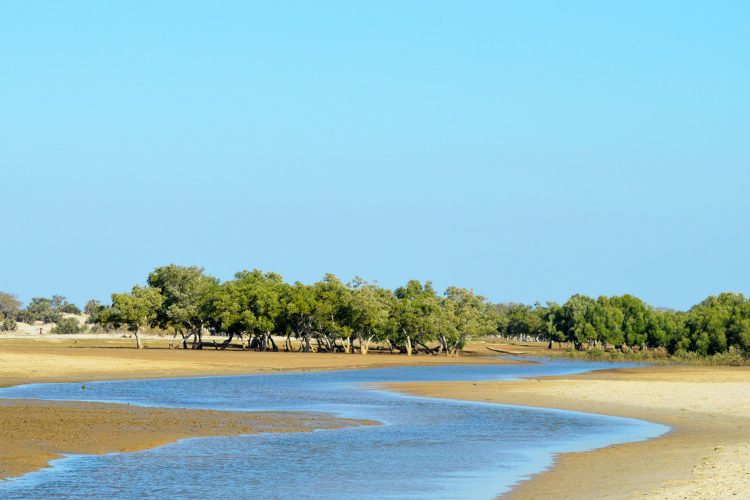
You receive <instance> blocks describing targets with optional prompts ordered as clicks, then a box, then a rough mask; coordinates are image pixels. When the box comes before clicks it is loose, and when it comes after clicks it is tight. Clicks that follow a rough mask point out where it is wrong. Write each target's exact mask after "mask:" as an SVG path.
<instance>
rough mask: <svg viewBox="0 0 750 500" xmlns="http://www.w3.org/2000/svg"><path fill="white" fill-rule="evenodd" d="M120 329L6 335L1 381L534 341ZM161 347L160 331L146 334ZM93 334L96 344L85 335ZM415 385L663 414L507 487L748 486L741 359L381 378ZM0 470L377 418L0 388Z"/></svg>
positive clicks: (604, 491)
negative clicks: (410, 344)
mask: <svg viewBox="0 0 750 500" xmlns="http://www.w3.org/2000/svg"><path fill="white" fill-rule="evenodd" d="M128 342H130V341H129V340H126V339H115V340H112V339H110V340H109V341H108V344H106V345H104V346H102V343H101V340H99V339H91V338H85V337H80V338H77V339H45V340H42V339H25V338H17V339H4V341H3V344H2V350H0V386H10V385H17V384H23V383H41V382H81V383H82V390H85V382H87V381H94V380H127V379H147V378H164V377H189V376H214V375H242V374H253V373H273V372H283V371H318V370H332V369H357V368H375V367H384V366H408V365H433V364H446V363H447V364H462V363H472V364H474V363H517V362H518V361H515V360H512V359H508V358H497V357H487V356H489V355H497V354H498V353H499V352H506V353H508V352H509V353H516V352H519V353H520V352H524V353H530V354H534V353H537V354H538V353H539V351H541V349H540V348H539V347H540V346H533V348H531V349H529V348H528V347H519V346H509V345H484V344H476V345H473V346H471V347H470V348H469V349H468V350H467V351H468V352H467V355H464V356H459V357H446V356H425V355H420V356H413V357H407V356H398V355H385V354H377V353H374V354H370V355H367V356H362V355H358V354H357V355H352V354H349V355H345V354H325V353H315V354H303V353H296V352H290V353H286V352H265V353H261V352H238V351H216V350H204V351H191V350H173V349H165V348H152V349H145V350H140V351H139V350H135V349H131V348H123V347H126V346H127V345H129V344H128ZM150 342H151V345H152V346H154V347H164V346H163V345H162V344H163V343H164V342H165V341H164V340H163V339H151V340H150ZM93 346H98V347H93ZM386 387H387V388H388V389H390V390H395V391H400V392H404V393H409V394H413V395H419V396H429V397H439V398H451V399H463V400H474V401H481V402H493V403H503V404H513V405H522V406H531V407H544V408H558V409H563V410H572V411H580V412H586V413H598V414H605V415H612V416H621V417H630V418H637V419H642V420H647V421H651V422H655V423H662V424H666V425H669V426H670V427H671V428H672V431H671V432H670V433H668V434H666V435H664V436H662V437H660V438H657V439H652V440H649V441H644V442H637V443H630V444H621V445H615V446H611V447H607V448H603V449H599V450H595V451H591V452H583V453H572V454H564V455H561V456H559V457H557V460H556V463H555V465H554V467H552V468H551V469H549V470H547V471H545V472H542V473H540V474H538V475H536V476H534V477H533V478H531V479H530V480H527V481H524V482H521V483H520V484H518V485H517V486H516V487H515V488H514V489H513V490H512V492H511V493H509V494H508V495H507V496H508V497H509V498H570V496H571V494H572V492H575V497H577V498H636V497H646V498H716V497H726V498H729V497H735V498H736V497H737V496H743V494H744V492H745V491H747V489H748V488H750V443H749V442H750V439H749V438H747V432H748V430H749V429H750V396H748V395H750V368H746V367H710V366H676V365H668V364H667V365H658V366H645V367H639V368H628V369H616V370H603V371H595V372H590V373H585V374H581V375H569V376H559V377H545V378H539V379H529V380H520V381H499V382H498V381H492V382H488V381H482V382H439V383H434V382H414V383H391V384H387V386H386ZM0 406H1V407H2V411H1V412H0V415H2V417H0V429H1V430H0V443H1V444H0V477H11V476H14V475H18V474H21V473H24V472H28V471H31V470H35V469H37V468H40V467H44V466H45V465H46V464H47V463H48V461H49V460H51V459H54V458H57V457H59V456H61V454H65V453H87V454H98V453H109V452H116V451H136V450H141V449H147V448H152V447H156V446H160V445H163V444H166V443H170V442H173V441H176V440H178V439H182V438H187V437H199V436H215V435H236V434H251V433H256V432H295V431H304V430H309V429H312V428H338V427H344V426H355V425H369V424H374V423H375V422H370V421H358V420H349V419H340V418H336V417H333V416H329V415H323V414H306V413H283V412H279V413H267V414H259V413H238V412H221V411H201V410H180V409H163V408H141V407H137V406H131V405H117V404H98V403H78V402H57V401H27V400H0Z"/></svg>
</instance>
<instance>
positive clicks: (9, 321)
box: [0, 314, 16, 332]
mask: <svg viewBox="0 0 750 500" xmlns="http://www.w3.org/2000/svg"><path fill="white" fill-rule="evenodd" d="M0 317H2V314H0ZM15 329H16V320H15V318H12V317H10V316H6V317H4V318H2V321H0V331H4V332H12V331H13V330H15Z"/></svg>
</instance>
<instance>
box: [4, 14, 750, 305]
mask: <svg viewBox="0 0 750 500" xmlns="http://www.w3.org/2000/svg"><path fill="white" fill-rule="evenodd" d="M748 19H750V3H748V2H744V1H741V2H729V1H723V2H708V1H706V2H683V1H675V2H668V1H660V2H652V1H644V2H634V1H627V2H625V1H623V2H619V1H616V2H601V1H592V2H559V1H550V2H530V1H518V2H497V1H488V2H479V1H472V2H463V1H454V2H437V1H430V2H426V1H425V2H418V1H406V2H404V1H393V2H386V1H380V0H379V1H372V2H361V1H350V2H309V1H300V2H244V1H238V2H230V1H224V2H188V1H185V0H180V1H173V2H169V1H159V2H147V1H141V2H128V1H112V2H101V1H90V2H74V1H45V2H40V1H33V0H22V1H4V2H2V3H1V4H0V75H1V76H0V186H1V187H2V191H0V193H1V194H0V208H1V209H2V214H3V220H4V228H3V233H2V234H3V236H2V243H1V244H0V258H1V261H2V263H1V264H0V290H5V291H8V292H14V293H17V294H18V295H19V297H20V298H22V299H23V300H28V299H29V298H30V297H32V296H38V295H50V294H53V293H58V294H63V295H66V296H67V297H69V298H70V299H72V300H73V301H75V302H77V303H79V304H82V303H83V302H85V300H87V299H89V298H98V299H103V300H106V299H108V297H109V294H110V293H111V292H113V291H124V290H127V289H129V288H130V287H131V286H132V285H133V284H135V283H140V282H143V281H144V280H145V277H146V275H147V273H148V272H149V271H150V270H151V269H153V268H154V267H156V266H159V265H163V264H168V263H171V262H175V263H179V264H195V265H201V266H204V267H205V268H206V271H207V272H209V273H211V274H214V275H216V276H218V277H220V278H222V279H227V278H230V277H231V276H232V274H233V273H234V272H235V271H237V270H240V269H243V268H248V269H252V268H256V267H257V268H261V269H264V270H273V271H276V272H279V273H281V274H282V275H284V276H285V278H286V279H288V280H290V281H293V280H302V281H305V282H311V281H314V280H316V279H318V278H320V277H321V276H322V275H323V274H324V273H326V272H333V273H335V274H337V275H339V276H340V277H341V278H343V279H345V280H346V279H349V278H351V277H352V276H353V275H355V274H358V275H361V276H363V277H365V278H367V279H371V280H378V281H379V282H380V283H381V284H383V285H384V286H388V287H394V286H398V285H399V284H401V283H403V282H405V281H406V280H407V279H410V278H417V279H432V280H433V281H434V283H435V285H436V286H437V287H439V288H441V289H442V288H444V287H446V286H448V285H450V284H457V285H461V286H466V287H470V288H474V289H475V290H476V291H477V292H479V293H482V294H484V295H486V296H487V297H489V298H491V299H492V300H495V301H523V302H534V301H536V300H539V301H545V300H549V299H553V300H558V301H562V300H565V299H566V298H567V296H569V295H570V294H572V293H575V292H581V293H586V294H590V295H593V296H596V295H599V294H621V293H633V294H636V295H638V296H641V297H642V298H644V299H645V300H647V301H648V302H650V303H653V304H655V305H658V306H671V307H678V308H685V307H688V306H690V305H691V304H693V303H695V302H698V301H700V300H702V299H703V298H704V297H705V296H707V295H709V294H713V293H717V292H720V291H738V292H745V293H747V292H750V268H749V267H748V265H747V263H748V249H749V247H750V232H749V231H748V222H749V221H750V219H749V216H750V196H749V193H748V188H750V63H749V62H748V61H749V59H748V54H750V35H748V31H747V22H748Z"/></svg>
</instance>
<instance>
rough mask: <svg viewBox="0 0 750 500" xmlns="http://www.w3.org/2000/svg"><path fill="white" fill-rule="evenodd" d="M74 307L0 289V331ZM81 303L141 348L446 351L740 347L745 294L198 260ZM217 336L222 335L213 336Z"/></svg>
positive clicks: (745, 336)
mask: <svg viewBox="0 0 750 500" xmlns="http://www.w3.org/2000/svg"><path fill="white" fill-rule="evenodd" d="M80 312H81V311H80V310H79V309H78V308H77V307H76V306H75V305H74V304H71V303H69V302H67V301H66V300H65V298H64V297H62V296H59V295H56V296H53V297H52V298H43V297H37V298H34V299H32V300H31V302H30V303H29V304H28V305H27V306H26V307H25V308H21V303H20V302H19V301H18V300H17V299H16V298H15V297H14V296H13V295H9V294H6V293H0V329H4V330H13V329H14V328H15V321H23V322H26V323H33V322H34V321H42V322H45V323H50V322H54V323H56V327H55V331H56V332H59V333H76V332H77V331H80V329H81V328H82V327H81V326H80V325H78V322H77V321H76V320H75V319H73V318H65V317H63V313H73V314H78V313H80ZM84 312H85V313H86V314H88V315H89V322H90V323H93V324H94V325H96V326H95V328H103V329H107V330H110V329H121V328H128V329H129V330H131V331H132V332H133V333H134V334H135V337H136V345H137V346H138V347H139V348H140V347H143V344H142V341H141V333H142V331H143V330H144V328H147V327H151V328H159V329H162V330H164V331H167V332H170V333H172V334H173V335H174V338H175V339H177V340H178V341H179V344H181V345H182V347H184V348H192V349H202V348H203V347H205V346H207V345H210V346H213V347H217V348H222V349H226V348H230V347H238V348H241V349H257V350H269V349H270V350H279V349H284V350H294V349H296V350H301V351H303V352H310V351H313V350H314V351H325V352H346V353H353V352H360V353H362V354H366V353H367V352H368V350H369V349H370V348H371V346H375V345H377V346H378V347H380V348H385V349H387V350H389V351H390V352H401V353H406V354H409V355H411V354H413V353H416V352H425V353H433V354H435V353H445V354H448V355H455V354H456V353H457V352H458V351H460V350H461V349H462V348H463V347H464V345H465V344H466V343H467V342H468V340H470V339H476V338H482V337H487V336H493V335H497V336H501V337H505V338H509V339H518V340H542V341H546V342H549V346H550V347H552V345H553V343H554V342H558V343H560V344H562V343H566V344H568V345H569V346H570V347H571V348H572V349H576V350H587V349H591V348H598V349H603V350H608V351H611V350H616V351H622V352H630V351H643V350H661V351H663V352H664V353H670V354H681V353H696V354H699V355H715V354H721V353H725V352H727V351H739V352H741V353H742V354H743V355H745V356H747V355H748V354H750V300H748V299H746V298H745V297H744V296H743V295H742V294H736V293H722V294H720V295H718V296H712V297H709V298H707V299H706V300H704V301H703V302H701V303H700V304H697V305H695V306H693V307H692V308H690V309H689V310H688V311H675V310H666V309H656V308H654V307H652V306H649V305H648V304H646V303H645V302H643V301H642V300H640V299H639V298H637V297H634V296H632V295H622V296H613V297H606V296H601V297H598V298H596V299H594V298H592V297H587V296H585V295H573V296H572V297H570V299H568V301H567V302H565V303H564V304H562V305H560V304H557V303H554V302H548V303H546V304H545V305H541V304H535V305H533V306H529V305H524V304H490V303H489V302H488V301H487V300H485V299H484V298H483V297H481V296H479V295H475V294H474V293H473V291H471V290H467V289H465V288H459V287H449V288H448V289H447V290H446V291H445V292H444V293H443V294H442V295H440V294H438V293H437V292H436V291H435V290H434V289H433V287H432V285H431V283H430V282H429V281H428V282H426V283H421V282H419V281H415V280H414V281H409V282H408V283H406V284H405V285H404V286H402V287H399V288H396V289H395V290H389V289H386V288H382V287H380V286H379V285H378V284H377V283H371V282H367V281H364V280H362V279H361V278H355V279H354V280H352V281H351V282H349V283H343V282H342V281H341V280H339V279H338V278H337V277H336V276H334V275H332V274H328V275H326V276H325V277H324V278H323V279H322V280H320V281H318V282H316V283H312V284H303V283H299V282H296V283H293V284H290V283H286V282H285V281H284V280H283V279H282V277H281V276H280V275H278V274H276V273H264V272H261V271H258V270H254V271H242V272H239V273H237V274H236V275H235V277H234V279H231V280H229V281H225V282H220V281H219V280H218V279H216V278H214V277H212V276H209V275H206V274H205V273H204V272H203V269H202V268H199V267H184V266H177V265H169V266H164V267H159V268H157V269H155V270H154V271H153V272H152V273H151V274H150V275H149V276H148V279H147V285H146V286H135V287H133V289H132V290H131V291H130V292H127V293H115V294H113V295H112V301H111V304H109V305H102V304H100V303H99V302H97V301H95V300H91V301H89V302H88V303H87V304H86V306H85V308H84ZM215 336H222V337H223V340H222V341H221V342H218V343H217V341H216V340H214V338H215ZM207 337H208V338H207ZM211 337H213V338H211ZM277 341H280V342H281V345H278V344H277Z"/></svg>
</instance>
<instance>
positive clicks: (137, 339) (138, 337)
mask: <svg viewBox="0 0 750 500" xmlns="http://www.w3.org/2000/svg"><path fill="white" fill-rule="evenodd" d="M135 348H136V349H143V342H141V327H140V326H139V327H138V328H136V329H135Z"/></svg>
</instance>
